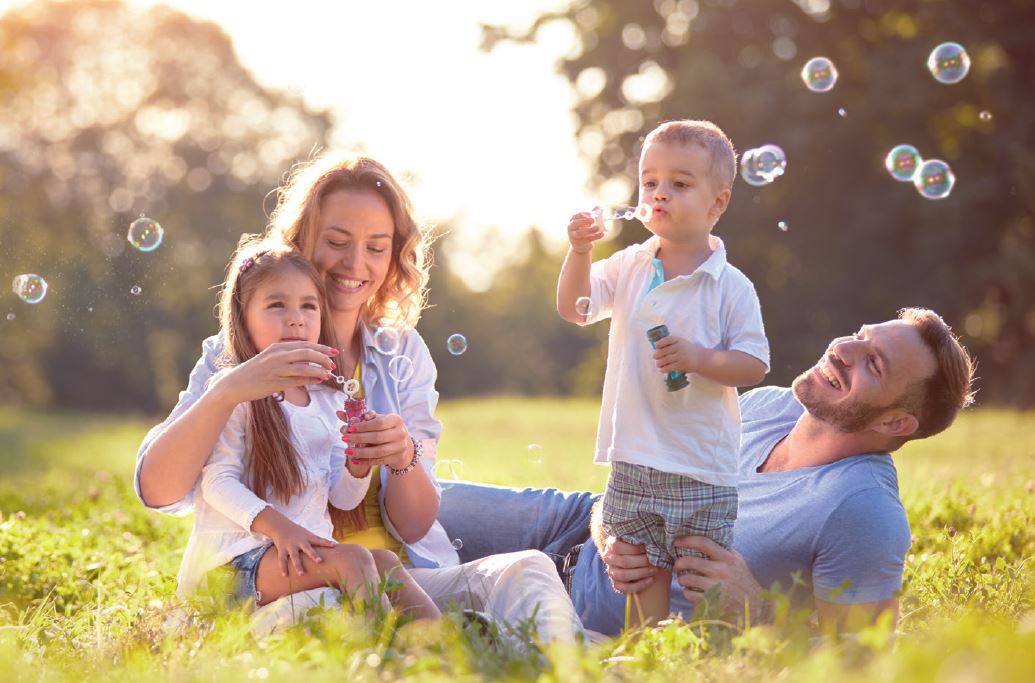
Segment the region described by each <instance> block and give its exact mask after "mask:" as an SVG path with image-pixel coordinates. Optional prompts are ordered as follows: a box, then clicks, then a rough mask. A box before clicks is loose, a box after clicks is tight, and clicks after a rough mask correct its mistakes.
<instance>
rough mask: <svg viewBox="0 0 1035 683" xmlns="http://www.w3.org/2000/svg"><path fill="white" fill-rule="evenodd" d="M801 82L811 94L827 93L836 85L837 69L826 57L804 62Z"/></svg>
mask: <svg viewBox="0 0 1035 683" xmlns="http://www.w3.org/2000/svg"><path fill="white" fill-rule="evenodd" d="M801 80H802V81H804V82H805V87H806V88H808V89H809V90H811V91H812V92H827V91H828V90H830V89H831V88H833V87H834V84H835V83H837V67H835V66H834V63H833V62H832V61H830V60H829V59H827V58H826V57H813V58H812V59H810V60H809V61H807V62H805V66H804V67H803V68H802V70H801Z"/></svg>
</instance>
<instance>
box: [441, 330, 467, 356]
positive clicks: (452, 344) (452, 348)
mask: <svg viewBox="0 0 1035 683" xmlns="http://www.w3.org/2000/svg"><path fill="white" fill-rule="evenodd" d="M446 348H447V349H449V352H450V353H451V354H453V355H454V356H459V355H461V354H462V353H463V352H464V351H466V350H467V337H465V336H464V335H462V334H460V333H455V334H451V335H449V339H447V340H446Z"/></svg>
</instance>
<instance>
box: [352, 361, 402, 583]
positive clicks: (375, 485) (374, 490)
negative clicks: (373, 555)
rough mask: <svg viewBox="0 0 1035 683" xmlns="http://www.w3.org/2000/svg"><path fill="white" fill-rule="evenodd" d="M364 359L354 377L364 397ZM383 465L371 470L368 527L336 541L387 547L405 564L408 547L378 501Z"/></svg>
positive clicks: (365, 506) (366, 502) (365, 508)
mask: <svg viewBox="0 0 1035 683" xmlns="http://www.w3.org/2000/svg"><path fill="white" fill-rule="evenodd" d="M361 364H362V361H360V362H357V363H356V372H355V373H354V374H353V377H354V378H355V379H356V381H357V382H359V383H360V384H359V391H358V392H356V396H357V397H359V398H364V396H363V380H362V378H361V376H360V367H361ZM346 457H348V456H346ZM380 469H381V466H380V465H374V466H373V467H372V468H371V472H370V488H369V489H367V495H365V496H364V497H363V511H364V512H365V513H366V517H367V528H366V529H363V530H362V531H349V532H347V533H339V534H338V536H337V537H336V539H335V540H336V541H338V542H339V543H355V544H356V545H361V546H363V547H364V548H368V549H370V550H378V549H386V550H391V551H393V552H394V553H395V554H396V555H398V556H399V559H400V560H401V561H402V562H403V564H408V563H409V558H408V557H407V556H406V548H405V547H403V544H402V543H401V542H400V541H399V539H397V538H396V537H395V536H392V535H391V534H390V533H388V529H386V528H385V526H384V521H383V520H382V519H381V506H380V504H379V503H378V497H379V495H380V492H381V472H380ZM342 476H346V477H347V476H350V475H349V473H348V472H343V473H342Z"/></svg>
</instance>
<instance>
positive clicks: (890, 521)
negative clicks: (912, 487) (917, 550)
mask: <svg viewBox="0 0 1035 683" xmlns="http://www.w3.org/2000/svg"><path fill="white" fill-rule="evenodd" d="M910 543H911V541H910V531H909V522H908V520H907V519H906V513H905V510H903V508H902V503H901V501H899V500H898V497H897V496H896V495H894V494H893V493H891V492H890V491H887V490H885V489H883V488H880V487H873V488H869V489H865V490H862V491H858V492H857V493H855V494H853V495H851V496H850V497H849V498H847V499H846V500H845V501H844V502H842V503H841V504H840V505H839V506H838V507H837V508H836V509H835V510H834V511H833V512H832V513H831V514H830V517H828V518H827V521H826V523H825V524H824V526H823V529H822V530H821V531H820V534H819V539H818V546H817V549H816V556H815V560H814V562H813V566H812V588H813V592H814V594H815V596H816V598H818V599H820V600H825V601H827V602H834V603H838V604H854V603H862V602H878V601H880V600H887V599H888V598H892V597H895V596H896V595H897V594H898V593H899V591H901V590H902V571H903V568H904V567H905V561H906V553H907V552H909V546H910Z"/></svg>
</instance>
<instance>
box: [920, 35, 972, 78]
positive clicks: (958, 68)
mask: <svg viewBox="0 0 1035 683" xmlns="http://www.w3.org/2000/svg"><path fill="white" fill-rule="evenodd" d="M927 68H928V69H929V70H930V71H931V75H932V76H934V79H935V80H936V81H938V82H939V83H945V84H946V85H951V84H953V83H959V82H960V81H962V80H963V79H964V77H965V76H966V75H967V72H968V71H970V55H968V54H967V51H966V50H964V49H963V46H962V45H960V44H959V43H942V44H941V45H939V46H938V47H936V48H934V49H933V50H931V54H930V56H928V58H927Z"/></svg>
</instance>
